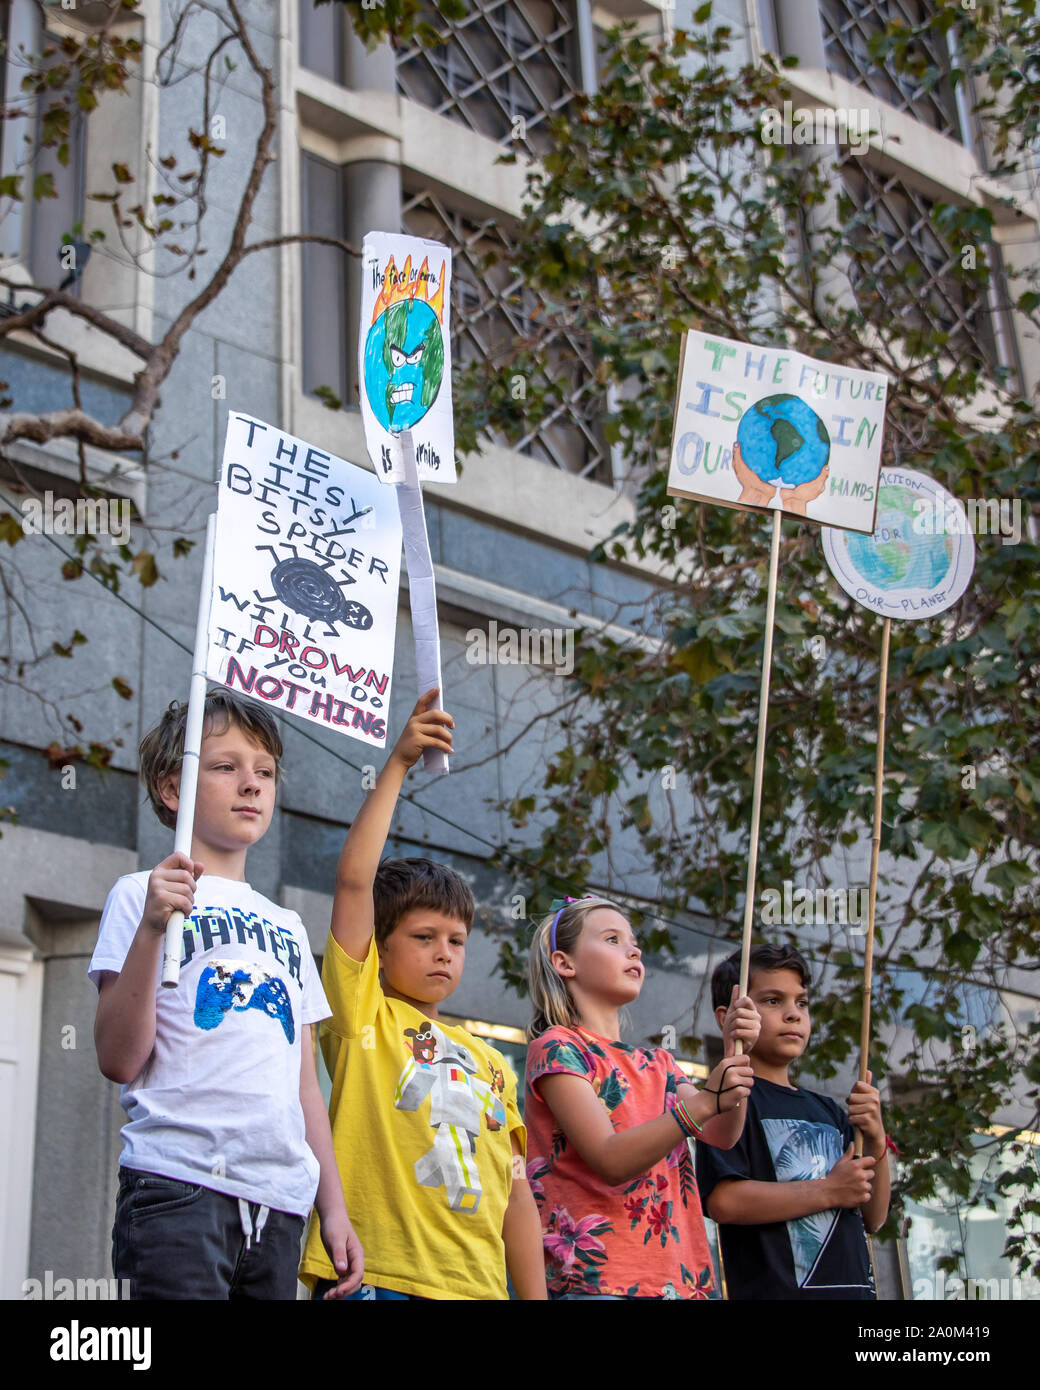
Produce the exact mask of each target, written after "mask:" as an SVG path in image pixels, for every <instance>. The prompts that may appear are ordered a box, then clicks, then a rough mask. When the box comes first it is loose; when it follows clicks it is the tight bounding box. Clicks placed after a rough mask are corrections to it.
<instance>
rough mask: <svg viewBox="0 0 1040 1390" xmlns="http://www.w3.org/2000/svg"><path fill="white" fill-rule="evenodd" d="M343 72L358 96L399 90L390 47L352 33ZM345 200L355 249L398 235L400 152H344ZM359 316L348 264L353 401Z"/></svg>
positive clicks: (357, 266) (356, 273)
mask: <svg viewBox="0 0 1040 1390" xmlns="http://www.w3.org/2000/svg"><path fill="white" fill-rule="evenodd" d="M345 66H346V85H347V86H348V87H350V88H352V89H353V90H354V91H356V92H359V91H360V92H386V93H390V94H393V93H394V92H396V90H397V63H396V59H395V57H394V53H393V50H392V49H391V47H390V45H389V44H388V43H382V44H379V46H378V47H377V48H375V49H374V50H373V51H372V52H369V50H368V49H367V48H366V47H365V45H364V44H363V43H362V42H361V40H360V39H359V38H358V37H357V35H356V34H355V33H354V31H353V28H351V29H350V32H349V35H348V38H347V52H346V65H345ZM380 145H382V146H383V147H384V148H382V149H381V148H380ZM373 156H375V157H373ZM343 196H344V206H345V224H346V236H347V240H348V241H349V242H351V243H352V244H353V245H355V246H357V247H358V248H359V249H360V247H361V243H362V241H363V240H364V236H365V233H366V232H371V231H380V232H399V231H400V230H401V167H400V147H399V145H398V143H397V142H396V141H395V140H392V139H390V138H389V137H387V138H386V140H385V141H379V140H378V138H376V139H374V140H373V139H371V138H368V139H361V140H359V141H358V142H357V143H356V145H355V146H354V148H353V150H352V148H351V146H350V145H348V146H347V148H346V151H345V156H344V192H343ZM360 312H361V263H360V261H358V260H352V261H351V263H350V269H349V271H348V274H347V307H346V313H347V352H348V357H349V360H350V384H351V394H352V395H353V392H354V391H356V389H357V384H358V383H357V361H356V354H355V353H354V350H353V344H354V342H355V336H356V327H357V322H358V315H359V314H360Z"/></svg>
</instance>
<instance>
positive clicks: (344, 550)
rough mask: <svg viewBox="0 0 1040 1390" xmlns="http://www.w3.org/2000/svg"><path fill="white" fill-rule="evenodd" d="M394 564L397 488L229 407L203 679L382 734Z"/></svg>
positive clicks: (377, 738)
mask: <svg viewBox="0 0 1040 1390" xmlns="http://www.w3.org/2000/svg"><path fill="white" fill-rule="evenodd" d="M400 567H401V522H400V518H399V516H398V511H397V501H396V498H395V497H394V496H393V494H392V493H390V492H388V491H387V490H386V489H385V488H382V487H380V485H379V483H378V482H377V481H376V479H375V478H374V477H373V476H372V474H371V473H369V472H368V471H367V470H365V469H362V468H358V467H356V466H355V465H354V464H352V463H347V462H346V461H345V460H344V459H340V458H337V457H336V456H335V455H334V454H329V453H326V452H324V451H322V450H320V449H317V448H315V447H314V446H313V445H312V444H308V443H307V441H306V440H303V439H297V438H296V437H295V436H293V435H291V434H286V433H285V432H284V431H283V430H280V429H278V428H277V426H274V425H267V424H264V423H263V422H262V421H260V420H254V419H252V418H251V417H250V416H248V415H237V414H235V413H234V412H232V413H231V415H230V416H229V418H228V429H227V438H226V441H225V445H224V461H223V466H222V468H221V475H220V488H219V500H218V509H217V540H216V554H215V557H214V566H213V602H212V607H211V611H210V628H209V654H208V657H207V663H206V674H207V675H208V676H209V678H210V679H211V680H215V681H219V682H221V684H223V685H226V686H229V687H230V688H231V689H232V690H241V691H243V692H244V693H245V694H247V695H251V696H252V697H253V698H254V699H257V700H261V701H263V702H265V703H267V704H270V705H273V706H275V707H276V708H278V709H280V710H285V711H288V712H289V713H291V714H294V715H297V716H298V717H299V718H301V719H308V720H311V721H313V722H314V723H317V724H322V725H326V726H328V727H329V728H334V729H338V730H340V732H341V733H344V734H349V735H350V737H352V738H357V739H361V740H362V741H363V742H365V743H369V744H374V745H375V746H376V747H380V748H381V747H383V746H384V745H385V743H386V732H387V731H386V718H387V712H388V710H389V708H390V682H391V675H392V672H393V665H394V637H395V631H396V624H397V594H398V585H399V582H400Z"/></svg>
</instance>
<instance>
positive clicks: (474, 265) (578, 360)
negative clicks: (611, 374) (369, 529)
mask: <svg viewBox="0 0 1040 1390" xmlns="http://www.w3.org/2000/svg"><path fill="white" fill-rule="evenodd" d="M402 211H403V217H402V220H403V226H404V230H405V232H407V233H408V234H409V235H413V236H422V237H429V238H431V239H432V240H434V241H441V242H444V243H445V244H446V245H448V246H450V247H451V249H452V343H451V350H452V356H453V359H454V361H455V363H456V364H458V365H460V366H464V365H465V364H466V363H467V362H472V361H477V360H479V361H495V360H496V358H499V357H500V356H501V355H502V354H503V352H504V351H505V350H507V349H508V348H510V347H511V346H512V345H513V343H514V341H515V340H516V339H517V338H523V339H526V338H529V337H531V336H536V337H537V339H538V342H539V356H540V359H541V361H542V362H543V363H545V367H544V368H543V369H542V372H541V378H542V381H541V383H540V384H544V383H550V384H551V385H552V386H553V387H554V388H555V390H556V391H557V392H559V394H560V401H559V403H558V404H557V405H556V407H555V408H554V409H553V410H551V411H550V412H549V414H548V415H547V416H546V417H545V418H544V419H542V420H541V421H540V422H539V423H538V424H537V425H534V424H532V427H531V429H530V430H529V431H528V432H527V433H525V434H524V436H523V438H522V439H520V441H519V442H511V444H510V447H511V448H514V449H517V450H519V452H521V453H524V454H527V455H529V456H530V457H532V458H539V459H542V460H543V461H544V462H546V463H551V464H553V465H554V466H555V467H557V468H562V469H563V470H564V471H566V472H568V473H577V474H580V475H581V476H582V477H586V478H592V479H594V480H595V481H597V482H604V483H610V482H611V471H610V456H609V450H608V447H607V445H606V443H605V441H604V438H603V427H602V416H603V393H602V390H601V389H600V388H599V387H597V385H596V382H595V368H596V364H595V361H594V358H593V355H592V349H591V344H590V343H589V342H588V341H587V340H585V339H583V338H582V337H581V335H579V334H576V333H573V332H570V331H569V330H567V329H566V328H564V327H557V326H554V325H553V324H552V322H551V321H549V320H548V316H545V317H543V314H542V309H543V306H542V305H541V303H540V301H539V300H538V299H537V297H536V296H535V295H534V294H533V293H532V292H531V291H530V290H528V289H526V288H525V287H524V284H523V281H522V279H521V278H520V276H519V275H518V274H517V273H516V271H514V270H513V269H512V268H511V265H512V260H513V257H512V251H513V248H512V245H511V243H510V242H509V239H508V238H507V237H506V235H505V233H504V232H503V231H502V229H501V228H500V227H499V226H497V225H496V224H495V223H494V222H492V221H491V220H487V221H483V222H474V221H470V220H468V219H467V218H465V217H462V216H461V215H460V214H458V213H456V212H454V211H452V210H451V209H449V208H448V207H446V206H445V204H444V203H443V202H441V200H440V199H439V198H438V197H437V196H436V194H434V193H431V192H430V191H429V190H422V191H421V192H417V193H415V194H413V195H412V196H410V197H407V198H406V200H405V203H404V207H403V210H402ZM491 255H493V256H495V257H496V258H497V259H496V261H495V263H494V264H492V265H490V266H488V264H487V258H488V257H489V256H491ZM524 389H525V390H526V385H525V388H524Z"/></svg>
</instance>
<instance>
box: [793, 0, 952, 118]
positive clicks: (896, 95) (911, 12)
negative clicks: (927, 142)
mask: <svg viewBox="0 0 1040 1390" xmlns="http://www.w3.org/2000/svg"><path fill="white" fill-rule="evenodd" d="M933 8H934V6H933V4H932V0H822V3H821V5H820V14H821V17H822V19H823V37H824V44H825V47H826V52H827V66H828V67H829V68H830V69H831V71H832V72H838V73H841V75H842V76H843V77H847V78H848V79H849V81H850V82H855V83H856V84H857V85H858V86H860V87H865V88H866V90H867V91H868V92H870V93H871V94H872V95H873V96H876V97H878V98H879V99H880V100H882V101H886V102H888V104H889V105H890V106H894V107H896V109H897V110H899V111H906V112H907V113H908V114H909V115H911V116H913V117H914V118H915V119H916V120H918V121H921V122H922V123H923V124H924V125H927V126H929V127H930V128H931V129H932V130H937V131H939V132H940V134H942V135H949V136H950V137H951V138H952V139H954V140H960V139H961V138H962V132H961V127H960V120H959V118H958V113H957V102H956V98H955V96H954V90H953V83H952V82H951V81H950V76H949V74H950V67H951V64H950V54H949V50H948V49H947V47H946V41H945V38H944V37H943V36H941V35H927V36H925V37H924V38H920V39H918V40H917V41H916V45H915V48H916V52H915V56H917V57H919V58H921V59H923V60H924V61H925V62H926V63H927V64H928V66H929V68H931V69H932V70H933V72H935V73H939V74H941V75H940V77H939V79H938V81H935V82H934V83H931V84H929V82H928V81H924V80H921V79H918V78H917V77H915V76H913V75H912V74H910V73H906V72H896V71H895V69H894V68H892V67H888V66H883V67H881V66H879V65H878V63H877V60H876V59H875V58H872V57H871V55H870V51H869V49H868V46H867V45H868V43H869V41H870V39H871V38H873V37H874V36H875V35H876V34H878V33H880V32H881V30H882V29H883V28H884V27H885V25H886V24H887V23H889V21H891V20H900V21H902V22H903V23H904V24H906V25H907V26H912V25H917V24H920V23H922V21H923V20H924V19H926V18H927V16H928V15H929V14H930V13H931V11H932V9H933Z"/></svg>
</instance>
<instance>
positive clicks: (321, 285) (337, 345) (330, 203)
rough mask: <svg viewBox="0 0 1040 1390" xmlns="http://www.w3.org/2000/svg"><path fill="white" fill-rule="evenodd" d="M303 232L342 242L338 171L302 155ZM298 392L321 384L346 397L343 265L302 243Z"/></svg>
mask: <svg viewBox="0 0 1040 1390" xmlns="http://www.w3.org/2000/svg"><path fill="white" fill-rule="evenodd" d="M300 167H301V182H302V188H301V212H302V222H303V231H304V232H309V233H311V234H314V235H317V236H328V237H337V238H339V239H341V240H342V239H345V237H346V230H345V225H344V224H345V209H344V187H343V183H344V180H343V170H342V169H340V168H339V166H338V165H336V164H329V163H327V162H326V161H325V160H324V159H319V158H318V157H317V156H316V155H313V154H308V153H307V152H306V151H303V152H301V155H300ZM300 252H301V256H300V259H301V263H302V270H303V284H302V298H303V389H304V391H305V392H307V393H308V394H311V395H312V394H313V393H314V392H315V391H316V390H317V389H318V388H319V387H322V386H325V387H328V388H329V389H330V390H331V391H333V392H334V393H335V394H336V395H337V396H339V397H340V399H341V400H343V401H349V400H350V399H351V383H352V381H353V378H354V375H356V374H355V373H353V372H352V371H351V367H350V354H349V344H348V331H347V330H348V314H347V266H346V261H345V259H344V255H343V252H342V251H340V250H338V249H337V248H336V247H335V246H320V245H316V244H315V243H313V242H310V243H308V242H304V243H303V245H302V246H301V247H300Z"/></svg>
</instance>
